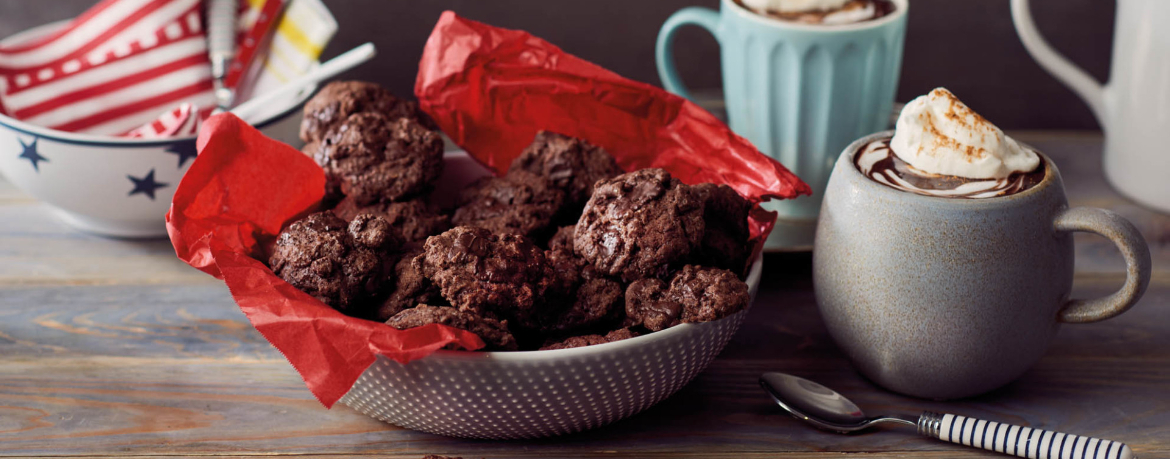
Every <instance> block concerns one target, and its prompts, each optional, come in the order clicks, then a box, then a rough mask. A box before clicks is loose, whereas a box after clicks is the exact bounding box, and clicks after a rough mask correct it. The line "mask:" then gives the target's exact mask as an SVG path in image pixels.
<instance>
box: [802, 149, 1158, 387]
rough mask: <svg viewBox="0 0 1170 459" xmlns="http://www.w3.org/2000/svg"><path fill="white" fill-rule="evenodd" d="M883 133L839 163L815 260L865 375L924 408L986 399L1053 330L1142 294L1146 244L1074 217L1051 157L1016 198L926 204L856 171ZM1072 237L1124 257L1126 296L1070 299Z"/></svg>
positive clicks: (845, 342) (825, 296)
mask: <svg viewBox="0 0 1170 459" xmlns="http://www.w3.org/2000/svg"><path fill="white" fill-rule="evenodd" d="M892 135H893V131H887V132H882V133H878V134H874V135H871V136H868V137H865V138H862V139H860V140H858V141H856V142H853V143H852V144H851V145H849V146H848V147H846V148H845V151H844V152H842V154H841V156H840V157H839V158H838V159H837V164H836V166H834V169H833V173H832V176H831V178H830V179H829V184H828V189H827V190H826V191H825V197H824V204H823V206H822V207H821V217H820V221H819V223H818V225H817V233H816V244H815V248H814V250H813V281H814V286H815V290H816V297H817V304H818V305H819V307H820V310H821V315H822V316H823V317H824V319H825V323H826V325H827V326H828V329H829V333H830V334H831V335H832V336H833V339H834V340H835V341H836V342H837V344H838V345H839V346H840V347H841V349H842V350H843V351H844V352H845V353H846V354H847V355H848V356H849V358H850V359H851V360H852V361H853V363H854V364H855V365H856V366H857V368H858V370H860V371H861V373H862V374H864V375H865V376H866V377H868V378H870V379H871V380H873V381H874V382H876V383H878V384H879V385H881V386H884V387H886V388H887V389H890V390H893V391H896V392H901V393H904V394H908V395H914V396H918V397H924V398H933V399H948V398H960V397H967V396H972V395H976V394H980V393H983V392H987V391H989V390H992V389H995V388H997V387H1000V386H1002V385H1004V384H1007V383H1008V382H1010V381H1012V380H1014V379H1016V378H1017V377H1019V376H1020V375H1021V374H1023V373H1024V372H1025V371H1026V370H1027V369H1028V368H1029V367H1031V366H1032V364H1034V363H1035V362H1036V361H1037V360H1039V359H1040V357H1041V355H1043V354H1044V351H1045V349H1046V348H1047V347H1048V343H1049V341H1050V340H1051V339H1052V337H1053V336H1054V335H1055V334H1056V330H1057V329H1058V328H1059V327H1060V324H1062V323H1081V322H1095V321H1098V320H1104V319H1108V318H1110V317H1113V316H1115V315H1118V314H1121V313H1122V312H1125V310H1127V309H1129V308H1130V307H1131V306H1133V304H1134V303H1136V302H1137V300H1138V299H1139V298H1140V297H1141V296H1142V293H1143V292H1144V291H1145V289H1146V286H1147V285H1148V284H1149V281H1150V251H1149V248H1148V247H1147V246H1146V243H1145V240H1144V239H1142V236H1141V234H1140V233H1139V232H1138V231H1137V229H1136V228H1134V226H1133V225H1132V224H1130V223H1129V222H1128V221H1126V220H1124V219H1122V218H1121V217H1119V216H1117V215H1116V214H1114V213H1112V212H1110V211H1107V210H1102V209H1095V208H1085V207H1078V208H1072V209H1070V208H1069V207H1068V199H1067V198H1066V197H1065V194H1064V184H1063V182H1062V181H1061V178H1060V171H1059V170H1057V168H1056V165H1055V164H1053V163H1052V160H1050V159H1049V158H1048V157H1047V156H1044V155H1043V154H1041V155H1040V156H1041V158H1042V159H1043V160H1044V161H1045V164H1046V170H1047V172H1046V175H1045V177H1044V179H1043V180H1042V181H1041V182H1040V183H1039V184H1037V185H1035V186H1034V187H1032V188H1029V189H1027V190H1025V191H1022V192H1019V193H1016V194H1013V195H1009V196H1004V197H995V198H986V199H956V198H941V197H932V196H922V195H917V194H913V193H908V192H904V191H899V190H895V189H893V188H889V187H887V186H885V185H882V184H879V183H877V182H874V181H872V180H870V179H869V178H867V177H865V176H864V175H862V173H861V172H859V171H858V170H857V168H856V167H855V166H854V164H853V155H854V154H855V153H856V152H857V151H858V150H859V149H861V148H863V147H864V146H865V145H867V144H869V143H870V142H872V141H875V140H879V139H884V138H889V137H890V136H892ZM1075 231H1084V232H1090V233H1097V234H1100V235H1102V236H1105V237H1107V238H1109V239H1110V240H1112V241H1113V243H1114V244H1116V245H1117V248H1118V249H1120V250H1121V253H1122V255H1123V256H1124V257H1125V263H1126V267H1127V275H1126V279H1125V285H1124V286H1123V287H1122V288H1121V290H1119V291H1117V292H1116V293H1114V294H1112V295H1109V296H1107V297H1104V298H1097V299H1093V300H1074V299H1070V298H1069V293H1070V291H1071V289H1072V279H1073V239H1072V233H1073V232H1075Z"/></svg>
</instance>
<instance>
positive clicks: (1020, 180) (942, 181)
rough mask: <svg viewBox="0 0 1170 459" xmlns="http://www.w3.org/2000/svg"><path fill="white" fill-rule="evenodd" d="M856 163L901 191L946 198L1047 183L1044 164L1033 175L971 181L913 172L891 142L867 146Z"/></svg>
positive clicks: (997, 193) (1001, 193)
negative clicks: (897, 153) (891, 146)
mask: <svg viewBox="0 0 1170 459" xmlns="http://www.w3.org/2000/svg"><path fill="white" fill-rule="evenodd" d="M853 164H854V165H856V166H857V169H858V170H860V171H861V173H862V174H864V175H865V176H866V177H869V178H870V179H871V180H873V181H875V182H878V183H881V184H882V185H886V186H888V187H890V188H894V189H897V190H901V191H907V192H910V193H917V194H921V195H926V196H938V197H943V198H970V199H977V198H991V197H996V196H1006V195H1009V194H1014V193H1019V192H1021V191H1024V190H1026V189H1028V188H1031V187H1033V186H1035V185H1036V184H1038V183H1040V182H1041V181H1042V180H1044V174H1045V167H1044V163H1040V166H1038V167H1036V169H1034V170H1032V171H1031V172H1026V173H1015V174H1011V175H1009V176H1007V177H1005V178H993V179H970V178H964V177H956V176H953V175H940V174H928V173H923V172H922V171H919V170H916V169H914V167H913V166H910V165H909V164H907V163H906V161H903V160H902V159H901V158H899V157H898V155H896V154H894V151H893V150H891V149H890V139H884V140H878V141H874V142H871V143H870V144H869V145H866V146H865V147H864V148H862V149H861V151H860V152H858V153H857V156H854V157H853Z"/></svg>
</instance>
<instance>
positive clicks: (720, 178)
mask: <svg viewBox="0 0 1170 459" xmlns="http://www.w3.org/2000/svg"><path fill="white" fill-rule="evenodd" d="M415 91H416V95H417V96H418V98H419V101H420V105H421V106H422V108H423V109H424V110H425V111H427V113H429V114H430V115H431V116H432V117H433V118H434V119H435V120H436V121H437V122H438V123H439V125H440V126H441V127H442V128H443V130H444V131H446V132H447V133H448V134H449V135H450V136H451V137H452V138H453V139H455V141H456V143H458V144H459V145H461V146H463V147H464V148H465V149H466V150H467V151H468V152H469V153H470V154H471V155H472V156H473V157H474V158H476V159H477V160H478V161H480V162H482V163H483V164H485V165H487V166H489V167H491V168H492V169H494V170H495V171H497V172H499V171H501V170H503V169H505V168H506V166H507V165H508V164H509V163H510V162H511V160H512V159H513V158H514V157H515V156H517V155H518V154H519V153H520V151H521V150H522V149H523V148H524V147H525V146H526V145H527V144H528V143H529V142H530V141H531V140H532V137H533V136H534V135H535V133H536V131H537V130H540V129H549V130H554V131H557V132H561V133H564V134H568V135H573V136H578V137H583V138H586V139H588V140H590V141H592V142H594V143H597V144H600V145H602V146H604V147H606V148H607V149H608V150H609V151H610V152H611V153H612V154H613V155H614V156H615V157H616V158H617V160H618V162H619V163H620V164H621V165H622V166H623V167H624V168H626V169H627V170H632V169H636V168H643V167H662V168H664V169H667V170H668V171H670V172H671V173H672V174H673V175H674V176H676V177H678V178H679V179H680V180H682V181H684V182H687V183H697V182H714V183H725V184H728V185H730V186H732V187H734V188H735V189H736V190H738V191H739V192H740V193H741V194H743V195H745V196H747V197H749V198H750V199H751V200H752V201H753V202H756V203H758V202H760V201H761V200H764V199H767V198H771V197H780V198H790V197H794V196H796V195H798V194H808V193H809V192H810V191H809V188H808V186H807V185H805V184H804V183H803V182H801V181H800V179H798V178H796V176H794V175H792V174H791V173H789V172H788V170H786V169H784V167H783V166H781V165H780V164H779V163H776V162H775V161H773V160H771V159H769V158H767V157H766V156H764V155H763V154H761V153H759V152H758V151H757V150H756V149H755V148H754V147H752V146H751V144H749V143H748V142H747V141H745V140H744V139H742V138H741V137H739V136H737V135H735V134H733V133H732V132H731V130H730V129H728V128H727V126H725V125H724V124H723V123H721V122H719V121H718V120H716V119H715V118H714V117H713V116H711V115H710V114H709V113H707V112H705V111H703V110H702V109H700V108H698V107H697V106H695V105H694V104H691V103H690V102H687V101H686V100H684V99H682V98H680V97H677V96H674V95H671V94H668V93H666V92H665V91H663V90H661V89H659V88H656V87H653V86H650V85H646V84H643V83H637V82H633V81H630V80H626V79H624V78H621V77H620V76H618V75H616V74H614V73H612V72H609V71H607V70H605V69H602V68H600V67H597V66H596V65H593V64H590V63H588V62H585V61H583V60H581V59H580V58H577V57H575V56H572V55H570V54H567V53H565V52H563V51H561V50H560V49H559V48H557V47H555V46H553V45H551V44H549V43H547V42H544V41H543V40H540V39H538V38H535V37H533V36H531V35H529V34H527V33H525V32H519V31H511V30H505V29H500V28H495V27H491V26H488V25H485V24H481V23H478V22H474V21H469V20H466V19H463V18H460V17H458V16H456V15H455V14H454V13H451V12H446V13H443V15H442V17H441V18H440V19H439V22H438V24H437V25H436V26H435V30H434V32H433V33H432V34H431V37H430V39H429V40H428V41H427V45H426V49H425V51H424V53H423V58H422V61H421V62H420V63H419V74H418V81H417V84H416V87H415ZM198 149H199V155H198V157H197V158H196V160H195V161H194V162H193V163H192V165H191V168H190V170H188V171H187V173H186V175H185V176H184V177H183V180H182V182H181V183H180V184H179V187H178V188H177V189H176V191H175V196H174V199H173V200H172V202H171V210H170V212H168V213H167V231H168V233H169V234H170V238H171V243H172V244H174V246H175V251H176V253H177V254H178V256H179V258H181V259H182V260H183V261H185V262H187V263H188V264H190V265H191V266H194V267H196V268H198V269H200V270H202V271H204V272H206V273H208V274H211V275H212V276H215V277H217V278H219V279H222V280H223V281H224V283H226V284H227V286H228V288H229V290H231V294H232V298H234V299H235V301H236V303H237V304H238V305H239V306H240V309H241V310H242V311H243V312H244V314H245V315H246V316H247V317H248V320H249V321H251V322H252V325H253V326H255V327H256V329H257V330H258V331H259V332H260V333H261V334H263V335H264V337H265V338H266V339H268V341H269V342H270V343H272V345H273V346H275V347H276V348H277V349H278V350H280V351H281V352H282V353H283V354H284V356H285V357H286V358H287V359H288V361H289V362H290V363H291V364H292V365H293V367H294V368H296V370H297V371H298V372H299V373H300V374H301V377H302V378H304V380H305V383H306V385H307V386H308V387H309V390H311V391H312V392H313V395H315V396H316V397H317V399H318V400H319V401H320V402H321V403H322V404H324V405H325V406H326V407H331V406H332V405H333V404H334V403H335V402H336V401H337V400H338V399H340V398H341V397H342V396H343V395H345V393H346V392H347V391H349V389H350V387H351V386H352V385H353V383H354V381H356V380H357V378H358V377H359V376H360V375H361V374H362V372H364V371H365V370H366V368H367V367H368V366H369V365H370V364H371V363H373V362H374V360H375V359H376V356H377V355H383V356H386V357H388V358H391V359H394V360H396V361H399V362H403V363H405V362H409V361H411V360H415V359H420V358H423V357H426V356H427V355H430V354H431V353H433V352H434V351H436V350H438V349H440V348H442V347H444V346H446V345H448V344H452V343H454V344H456V345H458V346H461V347H463V348H465V349H471V350H474V349H478V348H480V347H482V346H483V345H484V344H483V341H482V340H480V339H479V337H477V336H475V335H474V334H472V333H469V332H466V331H462V330H457V329H454V328H450V327H445V326H440V325H428V326H425V327H419V328H414V329H410V330H404V331H399V330H395V329H393V328H391V327H389V326H387V325H385V324H382V323H377V322H373V321H368V320H363V319H356V318H352V317H348V316H345V315H343V314H341V313H339V312H337V311H335V310H333V309H332V308H330V307H328V306H326V305H324V304H323V303H321V302H320V301H318V300H317V299H315V298H313V297H311V296H309V295H307V294H305V293H303V292H301V291H299V290H297V289H296V288H294V287H292V286H291V285H289V284H288V283H286V282H284V281H283V280H281V279H280V278H278V277H277V276H276V275H274V274H273V273H272V271H271V270H269V269H268V267H267V266H265V264H264V262H263V261H262V260H261V259H259V258H263V255H262V252H263V251H262V249H261V242H260V241H262V240H265V239H271V238H272V237H274V236H275V235H276V234H278V233H279V232H280V229H281V227H282V226H284V225H285V224H286V223H288V222H290V221H293V220H295V219H296V218H299V217H301V216H303V215H305V214H307V213H308V212H311V211H313V210H315V209H316V207H317V205H318V202H319V201H320V200H321V197H322V195H323V194H324V188H325V186H324V185H325V177H324V174H323V173H322V171H321V168H320V167H318V166H317V164H316V163H314V162H313V161H312V160H311V159H309V158H308V157H307V156H305V155H303V154H302V153H300V152H299V151H297V150H296V149H294V148H292V147H290V146H288V145H285V144H283V143H280V142H277V141H275V140H272V139H269V138H267V137H265V136H264V135H263V134H261V133H260V132H259V131H257V130H256V129H254V128H252V127H251V126H248V125H247V124H246V123H244V122H243V121H241V120H240V119H239V118H236V117H235V116H234V115H231V114H221V115H216V116H214V117H212V118H210V119H209V120H208V121H207V122H206V123H205V124H204V125H203V128H202V130H201V131H200V133H199V140H198ZM773 219H774V215H773V214H771V213H769V212H766V211H764V210H763V209H761V208H759V206H756V208H755V209H754V210H753V213H752V215H751V223H752V234H753V244H754V247H755V249H756V252H757V253H758V252H759V250H760V249H761V248H762V246H763V239H764V238H766V237H767V234H768V232H769V231H770V230H771V227H772V222H773ZM258 257H259V258H258Z"/></svg>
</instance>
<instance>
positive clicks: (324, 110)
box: [300, 81, 436, 143]
mask: <svg viewBox="0 0 1170 459" xmlns="http://www.w3.org/2000/svg"><path fill="white" fill-rule="evenodd" d="M364 112H371V113H379V114H381V115H384V116H385V117H386V118H388V119H391V120H395V119H398V118H410V119H413V120H414V121H415V122H417V123H419V124H421V125H423V126H425V127H427V128H428V129H436V127H435V125H434V121H432V120H431V119H430V117H428V116H427V115H426V114H425V113H423V112H422V111H420V110H419V109H418V104H417V103H415V102H412V101H406V100H402V99H399V98H397V97H394V95H393V94H391V93H390V91H387V90H386V88H383V87H382V86H379V85H377V84H374V83H367V82H363V81H335V82H332V83H329V84H327V85H325V87H324V88H321V91H319V92H317V95H315V96H313V98H312V99H309V101H308V102H306V103H305V109H304V117H303V118H301V132H300V136H301V140H304V141H305V142H308V143H311V142H316V141H321V140H324V139H325V138H326V137H327V136H328V133H329V131H330V130H332V129H333V128H336V127H337V125H339V124H341V123H342V122H343V121H345V120H346V119H347V118H349V116H350V115H353V114H356V113H364Z"/></svg>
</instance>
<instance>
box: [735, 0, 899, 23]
mask: <svg viewBox="0 0 1170 459" xmlns="http://www.w3.org/2000/svg"><path fill="white" fill-rule="evenodd" d="M735 2H736V3H738V4H740V6H743V7H744V8H747V9H748V10H751V11H752V12H755V13H756V14H759V15H761V16H767V17H770V18H773V19H779V20H781V21H789V22H801V23H805V24H822V25H839V24H853V23H857V22H863V21H870V20H873V19H877V18H880V17H882V16H885V15H887V14H890V13H892V12H893V11H894V8H895V7H894V2H893V1H891V0H735Z"/></svg>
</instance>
